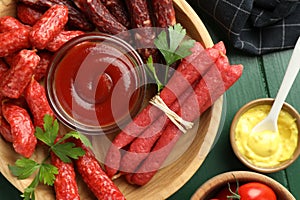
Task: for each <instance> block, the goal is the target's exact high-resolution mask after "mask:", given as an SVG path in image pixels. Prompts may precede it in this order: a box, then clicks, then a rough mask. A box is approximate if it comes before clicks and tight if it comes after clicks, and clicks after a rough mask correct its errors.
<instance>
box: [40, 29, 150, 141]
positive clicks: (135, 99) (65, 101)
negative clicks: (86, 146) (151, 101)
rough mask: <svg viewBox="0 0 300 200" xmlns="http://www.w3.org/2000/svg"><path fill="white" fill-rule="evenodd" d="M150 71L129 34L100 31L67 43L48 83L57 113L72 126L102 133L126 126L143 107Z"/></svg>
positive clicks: (55, 59) (55, 58)
mask: <svg viewBox="0 0 300 200" xmlns="http://www.w3.org/2000/svg"><path fill="white" fill-rule="evenodd" d="M145 83H146V74H145V70H144V67H143V61H142V59H141V58H140V56H139V54H138V53H137V52H136V51H135V49H133V48H132V47H131V46H130V45H129V44H128V43H127V42H125V41H124V40H122V39H120V38H118V37H115V36H111V35H108V34H103V33H99V32H95V33H87V34H83V35H80V36H78V37H76V38H74V39H72V40H70V41H69V42H67V43H66V44H65V45H64V46H62V47H61V48H60V49H59V50H58V51H57V53H56V54H55V55H54V58H53V60H52V62H51V64H50V66H49V69H48V72H47V76H46V80H45V88H46V93H47V98H48V99H49V102H50V106H51V107H52V109H53V111H54V112H55V114H56V117H57V118H58V119H59V120H60V121H61V122H62V123H63V124H64V125H65V126H67V127H69V128H71V129H74V130H77V131H80V132H82V133H86V134H92V135H98V134H102V133H105V134H106V133H112V132H116V131H117V130H120V129H121V128H122V127H123V126H124V125H125V124H126V123H128V122H129V121H130V120H131V119H132V118H133V116H134V115H136V114H137V112H138V111H139V110H140V108H141V106H142V102H143V99H144V98H145V93H146V84H145Z"/></svg>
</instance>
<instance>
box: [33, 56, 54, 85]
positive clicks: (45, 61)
mask: <svg viewBox="0 0 300 200" xmlns="http://www.w3.org/2000/svg"><path fill="white" fill-rule="evenodd" d="M38 56H39V57H40V62H39V64H38V66H36V68H35V70H34V79H35V80H36V81H40V80H41V79H42V78H44V77H45V75H46V72H47V69H48V67H49V65H50V62H51V60H52V57H53V54H52V53H51V52H48V51H41V52H38Z"/></svg>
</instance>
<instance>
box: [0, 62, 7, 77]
mask: <svg viewBox="0 0 300 200" xmlns="http://www.w3.org/2000/svg"><path fill="white" fill-rule="evenodd" d="M8 69H9V67H8V65H7V64H6V63H5V62H4V61H3V59H2V58H0V80H2V76H3V74H5V72H7V71H8Z"/></svg>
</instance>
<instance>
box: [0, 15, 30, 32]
mask: <svg viewBox="0 0 300 200" xmlns="http://www.w3.org/2000/svg"><path fill="white" fill-rule="evenodd" d="M20 28H29V27H27V26H25V25H24V24H22V23H21V22H20V21H19V20H17V19H16V18H14V17H11V16H4V17H1V18H0V33H4V32H9V31H12V30H16V29H20Z"/></svg>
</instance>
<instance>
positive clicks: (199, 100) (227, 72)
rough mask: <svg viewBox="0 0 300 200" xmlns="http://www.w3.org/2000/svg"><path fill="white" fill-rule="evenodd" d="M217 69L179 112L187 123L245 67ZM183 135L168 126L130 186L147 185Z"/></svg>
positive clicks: (198, 87)
mask: <svg viewBox="0 0 300 200" xmlns="http://www.w3.org/2000/svg"><path fill="white" fill-rule="evenodd" d="M219 59H220V58H219ZM216 66H217V69H216V68H215V67H213V68H212V69H210V70H209V72H208V73H207V74H206V75H205V76H204V77H203V79H201V81H200V82H199V83H198V84H197V86H196V88H195V98H196V100H194V98H188V99H187V100H186V101H185V103H184V104H183V106H182V107H181V109H180V111H179V112H177V114H179V115H180V116H181V117H182V118H183V119H185V120H187V121H193V120H195V119H196V118H197V117H199V116H200V115H201V113H203V112H204V111H205V110H206V109H207V108H208V107H210V106H211V105H212V104H213V102H214V101H215V100H216V99H217V98H218V97H220V96H221V95H222V94H223V93H224V92H225V91H226V90H227V89H229V87H230V86H231V85H232V84H234V83H235V82H236V81H237V80H238V79H239V78H240V77H241V75H242V71H243V66H242V65H232V66H229V64H227V65H216ZM211 95H213V96H211ZM207 105H208V106H207ZM195 106H197V107H199V111H195V109H194V108H195ZM196 110H197V109H196ZM181 135H182V132H181V131H180V130H179V129H178V128H177V127H176V126H175V125H174V124H173V123H169V124H168V125H167V128H166V129H165V130H164V131H163V133H162V135H161V137H160V138H159V139H158V141H157V143H156V144H155V146H154V148H153V149H152V153H151V154H149V156H148V157H147V159H146V160H145V161H144V162H143V164H142V165H141V166H140V167H139V169H138V170H137V171H136V173H135V174H134V175H133V176H132V178H131V182H132V183H135V184H138V185H145V184H146V183H148V182H149V181H150V180H151V179H152V177H153V176H154V175H155V174H156V172H157V170H158V169H159V168H160V166H161V165H162V163H163V162H164V160H165V159H166V158H167V156H168V155H169V153H170V152H171V150H172V148H173V147H174V145H175V144H176V142H177V141H178V139H179V138H180V136H181ZM155 152H159V153H155Z"/></svg>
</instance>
